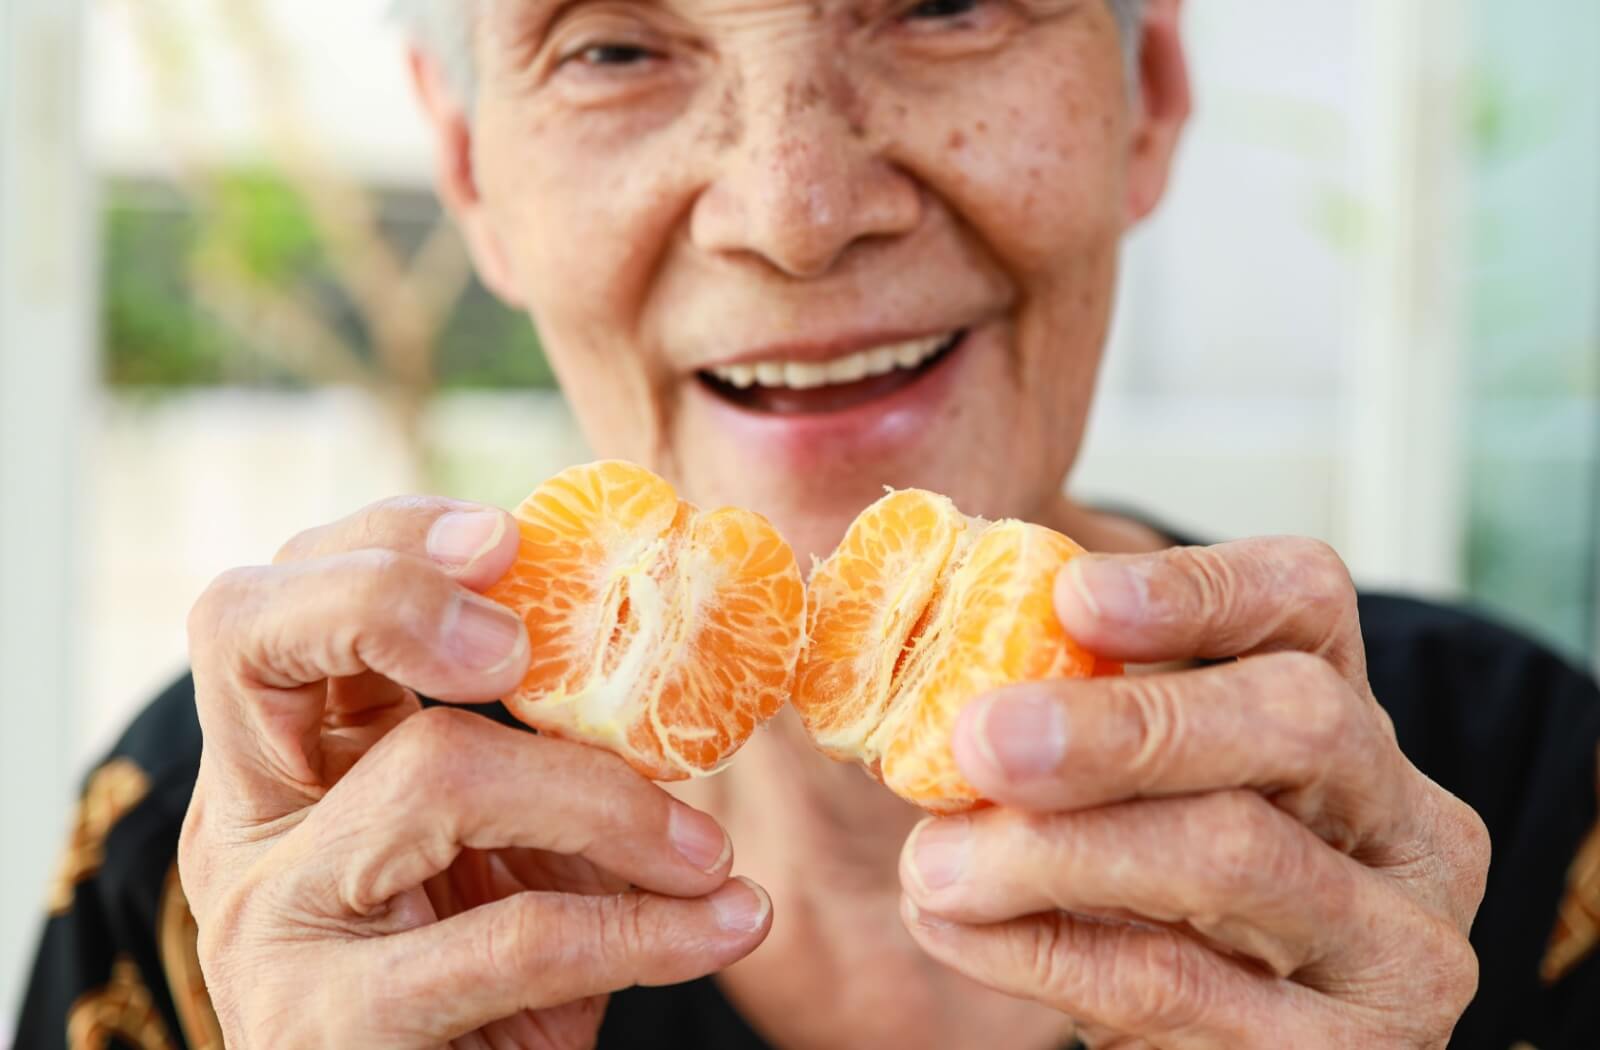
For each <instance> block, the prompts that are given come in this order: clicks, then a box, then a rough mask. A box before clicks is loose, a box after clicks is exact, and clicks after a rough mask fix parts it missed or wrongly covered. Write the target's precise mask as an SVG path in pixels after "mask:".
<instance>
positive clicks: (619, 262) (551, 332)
mask: <svg viewBox="0 0 1600 1050" xmlns="http://www.w3.org/2000/svg"><path fill="white" fill-rule="evenodd" d="M480 120H481V122H482V127H481V130H480V133H479V134H480V138H481V139H482V140H483V141H486V142H490V143H494V144H495V147H496V148H495V151H494V153H493V155H490V156H483V157H480V158H479V169H478V170H479V173H480V174H479V186H480V191H481V193H482V196H483V199H484V203H485V206H486V210H487V213H488V222H489V223H490V224H491V225H492V228H493V229H494V230H495V231H496V235H497V236H498V237H499V239H500V242H501V246H502V248H503V250H504V254H505V257H506V259H507V260H508V263H509V266H510V270H511V274H512V280H513V281H515V282H516V284H517V287H518V288H519V289H520V291H521V293H522V296H523V300H524V301H525V302H526V303H527V304H528V309H529V313H530V314H532V316H533V317H534V318H535V320H536V321H537V322H538V326H539V331H540V336H541V338H542V341H543V343H544V345H545V348H546V350H547V351H548V353H549V356H550V360H551V364H552V366H553V367H554V368H555V370H556V373H557V375H558V376H559V378H560V380H561V385H562V388H563V390H564V391H565V392H566V394H567V396H568V400H569V402H570V403H571V404H572V405H573V407H574V409H575V411H576V412H577V414H578V416H579V422H580V423H581V424H582V426H583V429H584V432H585V434H586V435H587V436H588V438H589V440H590V443H591V445H592V446H593V447H594V449H595V451H596V452H599V453H601V454H610V455H620V456H626V457H627V458H630V459H634V460H637V461H639V462H643V463H646V464H651V465H656V464H657V461H658V460H659V459H660V448H659V446H660V438H659V435H660V432H661V428H662V426H663V425H664V419H663V416H664V412H665V408H664V399H663V397H662V396H661V393H660V391H661V388H662V384H663V382H664V381H665V380H664V376H665V366H664V363H663V362H662V361H661V360H660V358H659V355H658V352H657V350H656V348H655V347H654V346H653V344H652V343H651V342H650V341H649V340H648V339H647V338H645V337H644V333H642V332H641V324H640V318H641V316H642V314H643V312H644V310H645V306H646V304H647V302H648V299H649V295H650V289H651V284H652V281H653V279H654V277H655V275H656V273H657V272H658V270H659V266H660V260H661V257H662V254H663V253H664V252H666V251H667V250H668V249H669V246H670V244H671V242H672V230H673V225H674V217H675V216H676V215H677V214H678V213H679V211H680V209H679V207H678V206H677V205H676V204H675V200H676V199H677V198H678V197H681V196H682V194H681V192H679V191H677V190H676V189H675V188H674V187H673V186H672V185H671V184H669V183H667V182H665V181H663V177H662V175H661V174H654V175H653V174H652V173H672V172H678V171H681V170H683V167H684V166H683V164H682V163H681V162H680V160H679V159H678V158H676V157H674V156H673V155H672V154H671V146H670V144H668V143H665V142H663V140H662V138H661V137H654V138H652V137H650V136H643V135H631V134H627V133H626V130H627V129H621V128H618V127H616V126H615V125H610V126H608V125H606V124H604V123H601V122H596V123H595V124H594V125H592V126H587V125H585V124H584V123H582V122H578V121H571V120H559V121H558V120H544V121H541V120H540V119H538V118H537V117H536V116H531V115H528V116H519V115H514V114H511V113H489V114H484V115H483V116H482V117H481V118H480Z"/></svg>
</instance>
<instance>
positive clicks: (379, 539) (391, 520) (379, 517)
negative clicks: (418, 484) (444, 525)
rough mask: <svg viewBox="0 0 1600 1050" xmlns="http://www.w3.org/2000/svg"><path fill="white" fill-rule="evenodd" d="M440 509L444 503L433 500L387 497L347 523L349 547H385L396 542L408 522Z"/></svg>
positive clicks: (431, 497)
mask: <svg viewBox="0 0 1600 1050" xmlns="http://www.w3.org/2000/svg"><path fill="white" fill-rule="evenodd" d="M443 505H444V501H443V500H440V499H438V498H436V497H433V496H417V495H402V496H390V497H389V498H388V499H381V500H379V501H377V502H376V503H372V504H369V505H367V506H366V507H364V508H363V509H361V510H359V511H357V512H356V514H355V515H354V517H353V518H352V519H351V525H352V528H351V530H350V531H351V541H352V542H351V546H354V547H387V546H389V545H391V544H393V543H395V542H396V541H397V540H398V539H399V538H400V536H401V534H402V533H403V532H404V531H405V529H406V526H407V525H408V524H409V523H410V522H413V521H416V520H417V519H419V518H422V517H432V516H433V515H434V514H436V513H438V512H439V511H440V510H441V509H442V508H443Z"/></svg>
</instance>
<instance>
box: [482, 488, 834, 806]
mask: <svg viewBox="0 0 1600 1050" xmlns="http://www.w3.org/2000/svg"><path fill="white" fill-rule="evenodd" d="M513 513H514V515H515V517H516V519H517V524H518V526H519V528H520V530H521V534H522V537H521V538H522V545H521V549H520V551H519V553H518V556H517V561H516V564H515V565H513V567H512V568H511V570H510V571H509V572H508V573H507V574H506V575H505V577H504V578H503V579H502V580H501V581H500V582H499V583H498V584H496V585H495V586H494V587H493V588H492V589H491V590H490V591H489V592H488V595H489V597H491V598H493V599H495V600H496V601H498V602H500V603H501V604H503V605H505V606H507V607H508V608H510V609H512V610H513V611H515V612H516V613H518V614H519V615H520V616H521V617H522V618H523V620H524V622H525V623H526V624H527V625H528V637H529V640H530V642H531V643H532V648H533V662H532V665H531V666H530V667H529V668H528V673H527V675H526V676H525V677H524V678H523V680H522V682H521V684H520V685H519V686H518V687H517V689H516V690H515V692H513V693H512V694H511V695H510V696H508V697H506V699H505V705H506V707H507V709H508V710H510V711H511V713H512V714H513V715H515V716H516V717H517V718H519V719H521V720H522V721H524V722H526V723H528V724H529V725H531V726H534V727H536V728H538V729H539V730H541V731H543V732H549V733H551V734H553V735H556V736H561V737H566V738H570V739H575V740H582V741H585V742H588V743H592V744H597V745H599V746H601V747H605V748H607V749H609V750H611V751H614V752H616V753H617V754H618V755H620V756H622V758H624V759H625V760H626V761H627V762H628V763H629V764H630V765H631V766H633V767H634V768H635V769H637V770H639V771H640V772H641V773H643V774H645V775H646V776H649V777H652V778H654V779H656V780H681V779H684V778H685V777H689V776H695V775H700V774H704V773H710V772H713V771H715V770H716V769H717V768H718V767H719V766H720V765H721V764H722V763H723V762H725V761H726V760H727V759H728V758H729V757H730V756H731V755H732V754H733V752H734V751H736V750H738V748H739V746H740V745H741V744H743V743H744V742H745V740H746V739H748V738H749V736H750V734H751V732H752V731H753V730H754V729H755V727H756V726H757V725H759V724H760V723H761V722H763V721H765V720H766V719H768V718H770V717H772V715H774V714H775V713H777V711H778V709H779V708H781V707H782V706H783V704H784V703H785V702H786V701H787V700H788V698H789V694H790V690H791V688H792V685H793V681H794V671H795V664H796V661H797V660H798V658H799V654H800V646H801V642H802V636H803V631H804V628H805V588H804V584H803V583H802V582H801V578H800V570H799V567H798V566H797V565H796V564H795V558H794V552H793V551H792V550H791V549H790V548H789V545H788V544H787V543H785V542H784V540H783V538H782V537H781V536H779V535H778V533H777V531H776V530H775V529H773V527H772V526H771V525H770V524H769V523H768V522H767V521H766V519H765V518H762V517H761V516H760V515H758V514H755V513H752V512H750V511H746V510H737V509H731V508H724V509H721V510H713V511H701V510H699V509H698V508H696V507H695V506H694V505H693V504H690V503H687V502H685V501H683V500H680V499H679V498H678V494H677V493H676V492H675V491H673V488H672V486H671V485H670V484H668V483H667V482H666V481H664V480H662V479H661V478H659V477H656V476H655V475H654V474H652V473H650V472H649V471H647V470H645V469H644V468H642V467H638V466H634V465H633V464H631V463H623V462H618V461H607V462H601V463H592V464H589V465H587V466H581V467H573V468H571V469H569V470H566V471H563V472H562V473H560V474H558V475H556V476H555V477H554V478H552V479H550V480H549V481H547V482H545V483H544V484H543V485H541V486H539V488H538V489H537V490H536V491H535V492H534V493H533V495H531V496H529V497H528V498H527V500H525V501H524V502H523V504H522V505H521V506H520V507H518V508H517V509H516V510H515V511H514V512H513Z"/></svg>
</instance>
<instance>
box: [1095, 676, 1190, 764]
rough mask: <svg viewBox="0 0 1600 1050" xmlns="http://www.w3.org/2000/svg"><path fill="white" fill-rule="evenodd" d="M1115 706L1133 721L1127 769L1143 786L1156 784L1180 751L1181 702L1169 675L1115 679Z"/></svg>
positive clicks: (1174, 683) (1174, 681) (1173, 681)
mask: <svg viewBox="0 0 1600 1050" xmlns="http://www.w3.org/2000/svg"><path fill="white" fill-rule="evenodd" d="M1111 690H1112V695H1113V696H1114V697H1115V698H1116V699H1117V700H1118V701H1119V703H1118V705H1117V706H1118V707H1120V708H1121V709H1122V710H1124V711H1126V712H1127V715H1128V718H1129V719H1130V721H1131V722H1132V732H1131V735H1130V739H1129V743H1130V745H1131V746H1132V749H1133V753H1132V754H1131V755H1129V756H1127V760H1126V761H1127V765H1126V768H1127V769H1128V771H1129V772H1131V773H1132V774H1133V775H1134V777H1135V779H1136V780H1137V781H1138V782H1140V783H1143V784H1151V783H1155V782H1158V781H1160V780H1161V779H1162V777H1163V776H1164V775H1165V774H1166V772H1167V771H1168V769H1169V768H1171V766H1172V765H1173V764H1174V763H1175V762H1176V761H1177V760H1178V755H1179V753H1180V752H1181V751H1182V748H1183V725H1184V720H1183V716H1182V711H1183V699H1182V696H1181V694H1180V686H1179V684H1178V682H1177V680H1176V679H1175V678H1173V677H1172V676H1159V677H1149V678H1145V679H1142V680H1139V679H1128V678H1122V679H1116V680H1115V684H1113V685H1112V686H1111Z"/></svg>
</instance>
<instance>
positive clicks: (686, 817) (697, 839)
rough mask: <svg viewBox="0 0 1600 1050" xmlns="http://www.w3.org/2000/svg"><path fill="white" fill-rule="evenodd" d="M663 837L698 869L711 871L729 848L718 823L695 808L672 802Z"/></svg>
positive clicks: (720, 864) (728, 842) (725, 834)
mask: <svg viewBox="0 0 1600 1050" xmlns="http://www.w3.org/2000/svg"><path fill="white" fill-rule="evenodd" d="M667 837H668V838H670V839H671V840H672V845H673V846H674V847H676V849H677V851H678V852H679V853H680V854H682V855H683V859H684V860H686V861H688V862H689V863H690V864H693V865H694V866H695V867H696V868H699V869H700V870H701V871H715V870H716V869H717V868H719V867H721V866H722V862H723V861H725V860H727V859H728V854H729V853H732V852H733V843H732V842H730V841H728V833H727V832H725V831H723V830H722V826H721V825H719V824H718V823H717V822H716V821H714V820H712V819H711V818H710V817H708V816H706V815H705V814H704V813H701V812H700V811H699V810H697V809H690V808H689V807H688V806H685V805H681V804H678V803H674V804H673V806H672V815H671V816H669V817H668V818H667Z"/></svg>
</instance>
